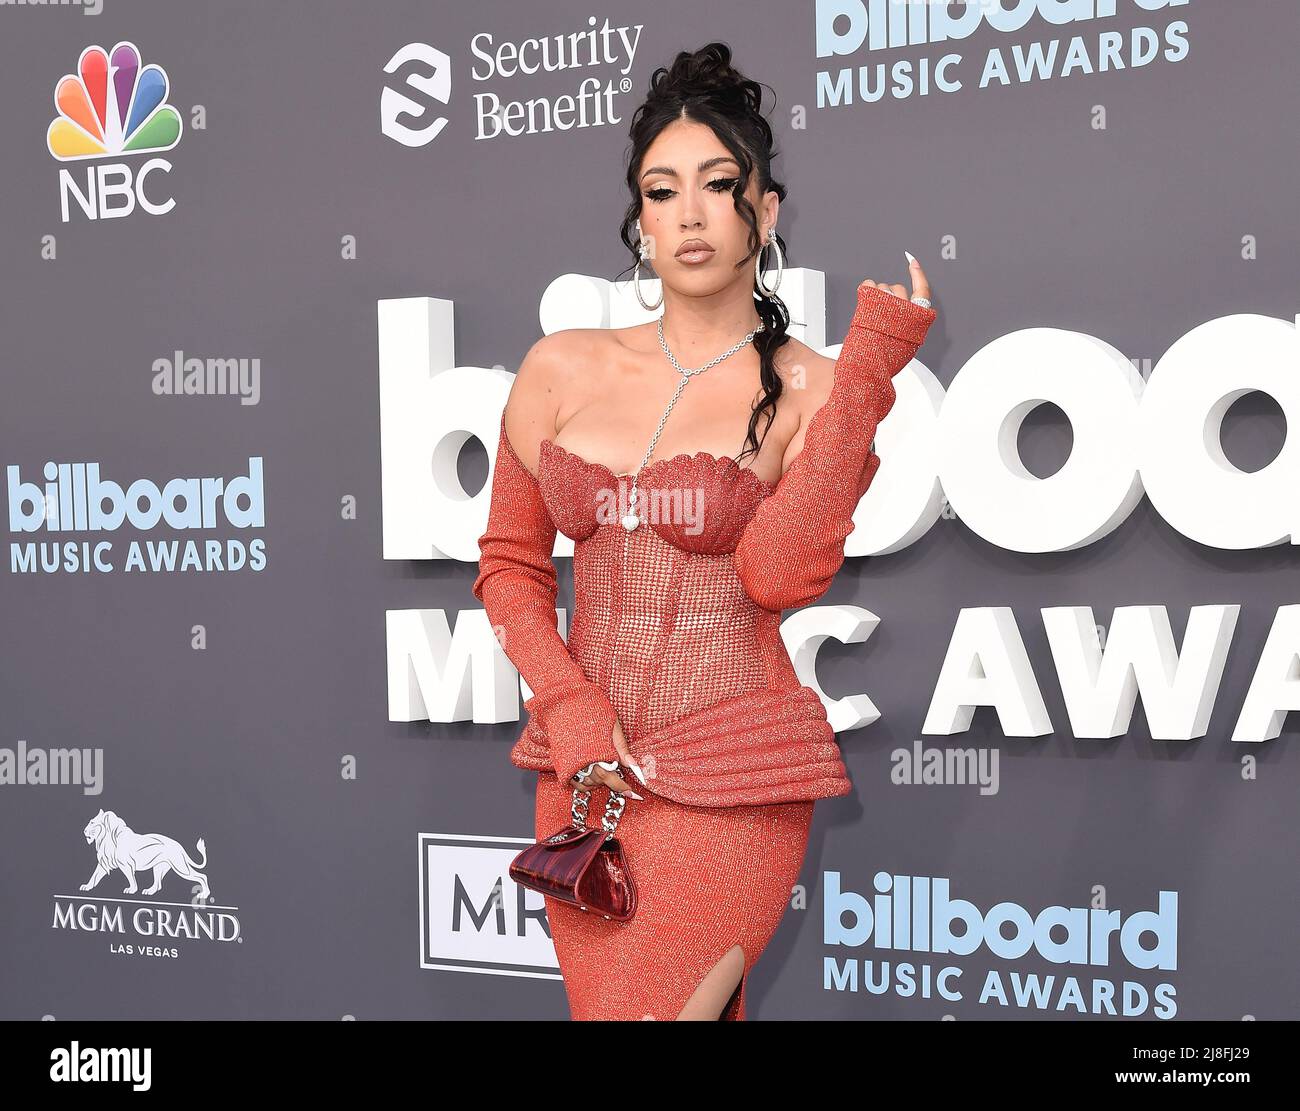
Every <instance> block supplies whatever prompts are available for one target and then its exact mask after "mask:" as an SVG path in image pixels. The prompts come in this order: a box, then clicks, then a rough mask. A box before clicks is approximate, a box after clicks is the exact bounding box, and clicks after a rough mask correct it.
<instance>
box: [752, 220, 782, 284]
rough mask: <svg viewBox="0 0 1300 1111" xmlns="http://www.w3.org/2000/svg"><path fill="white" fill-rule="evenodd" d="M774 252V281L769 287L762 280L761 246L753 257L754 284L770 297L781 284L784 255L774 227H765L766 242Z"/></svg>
mask: <svg viewBox="0 0 1300 1111" xmlns="http://www.w3.org/2000/svg"><path fill="white" fill-rule="evenodd" d="M766 246H768V247H771V248H772V249H773V250H774V251H775V252H776V262H777V267H776V282H775V283H773V285H772V287H771V288H770V289H769V288H768V286H767V285H766V284H765V283H764V281H763V248H762V247H760V248H759V250H758V255H757V257H756V258H755V259H754V285H755V287H756V288H757V289H758V292H759V293H761V294H762V295H763V296H764V297H771V296H772V295H773V294H774V293H775V292H776V291H777V289H779V288H780V285H781V275H782V274H784V273H785V256H784V255H783V254H782V253H781V244H780V243H778V242H777V241H776V229H775V228H768V229H767V244H766Z"/></svg>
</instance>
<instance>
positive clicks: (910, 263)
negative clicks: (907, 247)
mask: <svg viewBox="0 0 1300 1111" xmlns="http://www.w3.org/2000/svg"><path fill="white" fill-rule="evenodd" d="M903 254H905V255H907V261H908V264H909V265H914V264H915V263H916V259H915V258H913V257H912V252H911V251H904V252H903Z"/></svg>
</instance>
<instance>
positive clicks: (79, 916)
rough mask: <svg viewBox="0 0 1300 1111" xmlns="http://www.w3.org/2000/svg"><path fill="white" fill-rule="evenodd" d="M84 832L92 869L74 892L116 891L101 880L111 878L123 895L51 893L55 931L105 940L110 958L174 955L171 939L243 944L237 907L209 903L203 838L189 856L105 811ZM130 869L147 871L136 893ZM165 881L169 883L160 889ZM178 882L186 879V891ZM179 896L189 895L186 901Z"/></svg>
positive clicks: (158, 836) (171, 840)
mask: <svg viewBox="0 0 1300 1111" xmlns="http://www.w3.org/2000/svg"><path fill="white" fill-rule="evenodd" d="M83 833H84V835H85V838H86V844H87V845H89V846H90V847H91V848H92V849H93V850H94V854H95V868H94V871H93V872H91V874H90V878H89V879H88V880H86V882H85V883H83V884H81V890H82V891H85V892H92V891H95V890H96V889H98V888H100V887H101V885H102V886H103V887H104V888H106V889H107V888H109V887H110V886H115V885H112V884H111V882H105V881H107V880H109V877H111V876H113V875H116V876H117V878H118V879H119V880H122V879H125V881H126V886H125V887H124V888H123V889H122V895H123V896H126V898H115V897H109V895H108V891H107V890H104V891H103V892H102V893H101V894H99V895H85V896H77V895H55V896H54V921H53V923H52V925H53V927H54V929H56V930H76V931H79V932H82V933H89V934H103V935H107V936H108V938H109V952H110V953H114V954H120V955H123V956H137V957H173V958H174V957H178V956H180V950H179V948H178V947H177V946H176V944H175V943H176V942H178V941H179V942H190V941H194V942H204V941H234V942H242V941H243V938H242V937H241V936H240V931H239V918H238V917H237V912H238V910H239V908H238V907H233V906H217V905H215V904H213V903H212V902H211V898H212V890H211V888H210V887H209V885H208V877H207V875H206V874H205V871H206V869H207V866H208V851H207V848H206V846H205V845H204V844H203V838H202V837H200V838H199V839H198V841H197V842H196V843H195V848H196V850H197V853H198V858H197V859H195V858H193V857H191V856H190V855H189V853H187V852H186V851H185V849H184V847H183V846H182V845H181V843H180V842H179V841H177V840H176V839H175V838H172V837H165V836H163V835H162V834H160V833H136V832H135V830H133V829H132V828H131V827H130V826H128V825H127V824H126V822H124V821H123V820H122V819H121V818H119V817H118V816H117V815H116V814H114V813H113V811H111V810H101V811H100V812H99V813H98V814H96V815H95V816H94V817H93V818H91V819H90V821H89V822H87V823H86V828H85V830H84V831H83ZM137 872H148V873H151V874H152V877H153V880H152V882H151V883H150V884H149V886H147V887H145V888H144V889H143V890H142V889H140V888H139V887H137V886H136V873H137ZM164 880H166V881H168V882H167V888H168V890H167V891H165V892H164V890H163V882H164ZM177 881H185V883H186V884H188V890H187V889H186V887H185V886H183V885H182V883H180V882H177ZM172 889H174V890H172ZM133 895H140V896H158V897H157V898H131V897H130V896H133ZM168 895H170V896H171V898H170V899H169V898H166V897H165V896H168ZM178 896H182V897H183V896H188V897H189V900H190V901H188V902H184V901H181V899H180V898H178Z"/></svg>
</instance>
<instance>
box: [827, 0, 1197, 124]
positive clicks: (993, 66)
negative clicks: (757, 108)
mask: <svg viewBox="0 0 1300 1111" xmlns="http://www.w3.org/2000/svg"><path fill="white" fill-rule="evenodd" d="M1189 3H1190V0H966V2H965V3H963V4H957V5H953V4H946V3H917V2H913V0H816V10H815V14H814V19H815V21H816V26H815V28H814V37H815V39H816V44H817V47H816V49H817V57H818V59H824V58H845V57H850V56H853V57H854V62H853V64H850V65H845V66H842V67H839V68H825V69H821V68H819V69H818V70H817V75H816V81H817V107H818V108H838V107H841V106H844V105H849V104H874V103H876V102H878V101H882V100H884V99H886V97H887V96H888V98H889V99H891V100H906V99H908V98H909V97H913V96H928V95H930V94H931V93H936V92H939V93H951V92H957V91H959V90H960V89H962V88H964V87H965V86H966V85H967V84H968V83H977V84H976V87H977V88H980V89H985V88H988V87H989V86H990V85H992V86H1008V85H1027V84H1030V83H1031V82H1034V81H1050V80H1052V79H1053V78H1062V77H1080V76H1087V75H1093V74H1100V73H1109V72H1112V71H1119V70H1126V69H1140V68H1141V67H1143V66H1147V65H1150V64H1151V63H1152V62H1154V61H1156V60H1157V59H1158V58H1160V57H1161V56H1163V58H1164V60H1165V61H1168V62H1179V61H1182V60H1183V59H1184V58H1186V57H1187V52H1188V43H1187V33H1188V27H1187V21H1186V20H1184V19H1172V20H1169V21H1167V22H1165V21H1163V20H1162V21H1160V22H1161V24H1162V25H1161V26H1148V25H1146V23H1155V22H1157V20H1156V18H1155V17H1157V16H1159V14H1160V13H1161V12H1162V11H1164V10H1167V9H1178V8H1186V7H1187V6H1188V5H1189ZM1133 14H1136V15H1138V16H1145V15H1150V16H1151V17H1152V18H1151V19H1150V20H1147V21H1146V23H1144V24H1142V25H1139V26H1133V27H1130V26H1128V20H1127V19H1126V21H1125V25H1124V26H1122V27H1116V26H1113V25H1109V26H1108V25H1107V24H1106V23H1105V22H1104V21H1105V20H1108V19H1115V18H1116V17H1117V16H1131V15H1133ZM1171 14H1176V13H1171ZM983 28H989V29H991V30H993V31H995V32H1002V33H1003V34H1014V33H1016V32H1022V31H1023V32H1025V34H1026V35H1028V34H1033V33H1034V32H1037V37H1036V38H1035V39H1034V40H1033V41H1027V42H1020V41H1018V42H1015V43H1012V44H1011V45H1010V46H1004V45H1002V44H997V45H994V46H992V47H991V48H989V49H988V50H987V51H985V52H984V53H983V55H982V57H981V56H974V57H972V58H971V59H970V61H969V62H968V61H967V59H966V58H965V57H964V56H963V55H962V54H961V53H960V52H958V51H956V50H954V49H952V44H953V43H960V42H961V41H962V40H964V39H967V38H970V37H971V36H972V35H975V34H977V32H979V31H980V30H981V29H983ZM1071 28H1077V29H1078V32H1079V33H1077V34H1070V35H1069V36H1068V37H1067V35H1066V32H1067V31H1069V30H1070V29H1071ZM909 48H910V49H909ZM916 48H920V49H916ZM904 50H908V53H907V54H906V55H905V56H896V55H901V52H902V51H904ZM886 54H888V57H882V55H886ZM823 64H825V63H823ZM977 66H978V70H977V68H976V67H977Z"/></svg>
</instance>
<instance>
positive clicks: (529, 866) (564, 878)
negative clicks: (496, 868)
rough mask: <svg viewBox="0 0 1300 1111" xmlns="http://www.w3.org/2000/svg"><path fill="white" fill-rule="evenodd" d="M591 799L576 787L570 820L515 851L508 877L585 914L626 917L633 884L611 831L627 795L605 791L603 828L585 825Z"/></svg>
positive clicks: (632, 907)
mask: <svg viewBox="0 0 1300 1111" xmlns="http://www.w3.org/2000/svg"><path fill="white" fill-rule="evenodd" d="M590 798H591V792H590V791H589V790H588V791H584V790H582V789H580V788H577V787H575V788H574V789H573V811H572V813H573V821H572V823H571V824H569V825H567V826H565V827H564V828H563V829H561V830H557V831H556V832H555V833H552V834H551V835H550V837H547V838H545V839H544V840H541V841H538V842H536V843H534V844H532V845H529V846H528V848H526V849H524V851H523V852H521V853H520V854H519V855H518V856H516V857H515V858H514V860H512V861H511V862H510V878H511V879H512V880H514V881H515V883H517V884H519V885H520V886H522V887H530V888H532V889H533V890H534V891H540V892H541V893H542V894H543V895H550V896H551V897H552V898H554V899H560V900H562V901H564V902H566V903H571V904H572V905H573V906H575V907H577V908H578V909H579V910H585V911H587V912H588V913H589V914H601V915H604V917H606V918H608V919H611V920H612V921H616V922H628V921H631V919H632V916H633V915H634V914H635V913H636V884H635V883H633V882H632V873H631V871H630V870H629V869H628V866H627V861H626V860H624V858H623V846H622V845H620V844H619V843H618V838H617V837H615V836H614V831H615V829H617V828H618V819H619V818H620V817H622V815H623V807H624V806H626V805H627V800H626V799H625V798H624V797H623V796H622V795H620V794H617V793H615V792H614V791H610V793H609V798H608V799H607V800H606V802H605V818H604V821H603V822H602V823H601V825H602V828H600V829H592V828H590V827H589V826H588V825H587V803H588V801H589V800H590ZM616 800H617V801H616Z"/></svg>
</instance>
